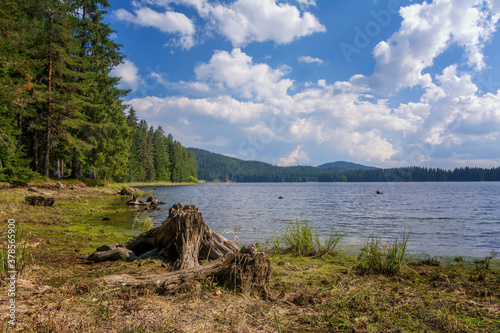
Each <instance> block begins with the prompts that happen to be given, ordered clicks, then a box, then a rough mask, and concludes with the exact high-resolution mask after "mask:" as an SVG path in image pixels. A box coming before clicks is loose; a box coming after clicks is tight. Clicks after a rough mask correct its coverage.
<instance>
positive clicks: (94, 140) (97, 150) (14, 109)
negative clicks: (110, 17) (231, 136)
mask: <svg viewBox="0 0 500 333" xmlns="http://www.w3.org/2000/svg"><path fill="white" fill-rule="evenodd" d="M107 7H109V3H108V1H106V0H23V1H17V0H2V1H1V2H0V181H13V180H29V179H32V178H34V177H36V176H37V175H42V176H45V177H49V176H54V175H56V176H59V175H64V176H65V177H67V176H69V177H73V178H82V177H92V178H99V179H105V180H127V179H131V180H175V181H185V180H187V179H188V178H189V176H196V171H195V170H194V164H193V163H192V158H191V160H190V159H189V156H187V152H186V151H185V149H184V148H183V147H182V146H181V145H180V143H178V142H175V141H173V138H172V137H171V136H169V137H165V136H164V133H163V131H162V130H161V128H158V129H157V130H153V129H147V124H146V123H145V122H143V121H141V122H139V123H137V121H135V122H134V121H133V120H130V121H129V122H128V123H127V118H126V114H125V112H124V111H125V109H126V108H127V105H125V104H124V103H123V97H125V96H126V94H127V91H125V90H121V89H119V88H118V87H117V85H118V82H119V78H115V77H112V76H110V72H111V70H112V69H113V68H114V67H115V66H117V65H118V64H120V63H121V62H122V61H123V58H124V54H123V53H122V52H120V46H121V45H118V44H116V43H115V42H113V41H112V40H111V38H110V35H111V34H112V33H115V32H114V31H113V30H112V29H111V28H110V27H109V26H108V25H106V24H105V23H104V22H103V15H104V14H105V13H106V8H107ZM134 116H135V115H134ZM145 127H146V129H145ZM167 156H168V157H167Z"/></svg>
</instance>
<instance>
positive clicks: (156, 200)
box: [146, 196, 165, 206]
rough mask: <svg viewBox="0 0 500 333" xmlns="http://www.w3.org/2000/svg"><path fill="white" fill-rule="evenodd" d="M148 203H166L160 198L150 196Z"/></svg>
mask: <svg viewBox="0 0 500 333" xmlns="http://www.w3.org/2000/svg"><path fill="white" fill-rule="evenodd" d="M146 203H147V204H149V205H155V206H158V205H164V204H165V203H164V202H163V201H160V200H158V199H157V198H156V197H153V196H149V197H148V199H147V200H146Z"/></svg>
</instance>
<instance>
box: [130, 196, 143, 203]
mask: <svg viewBox="0 0 500 333" xmlns="http://www.w3.org/2000/svg"><path fill="white" fill-rule="evenodd" d="M127 205H145V203H144V201H142V200H141V199H140V198H139V196H138V195H134V196H132V199H131V200H129V201H127Z"/></svg>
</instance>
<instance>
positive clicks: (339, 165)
mask: <svg viewBox="0 0 500 333" xmlns="http://www.w3.org/2000/svg"><path fill="white" fill-rule="evenodd" d="M189 150H190V151H191V152H193V153H194V154H195V156H196V163H197V171H198V177H199V179H203V180H206V181H234V182H309V181H314V182H316V181H317V182H442V181H500V168H492V169H484V168H470V167H465V168H456V169H454V170H445V169H440V168H424V167H402V168H391V169H380V168H374V167H367V166H364V165H359V164H353V163H348V162H333V163H327V164H324V165H321V166H319V167H312V166H294V167H279V166H275V165H271V164H268V163H264V162H257V161H244V160H240V159H237V158H233V157H229V156H224V155H221V154H215V153H211V152H208V151H206V150H202V149H196V148H189ZM348 168H350V169H348ZM330 170H340V171H335V172H333V171H330Z"/></svg>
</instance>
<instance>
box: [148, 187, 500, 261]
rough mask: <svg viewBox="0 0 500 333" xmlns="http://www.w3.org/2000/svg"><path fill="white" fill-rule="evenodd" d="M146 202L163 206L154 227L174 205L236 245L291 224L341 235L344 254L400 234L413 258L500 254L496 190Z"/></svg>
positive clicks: (168, 196) (209, 190)
mask: <svg viewBox="0 0 500 333" xmlns="http://www.w3.org/2000/svg"><path fill="white" fill-rule="evenodd" d="M151 189H152V188H143V190H151ZM377 190H378V191H382V192H383V193H384V194H381V195H377V194H376V191H377ZM153 195H154V196H156V197H157V198H158V199H160V200H161V201H164V202H166V205H164V206H162V209H161V210H160V211H156V212H153V213H152V217H153V219H154V220H155V221H157V222H158V223H160V222H161V221H163V220H164V219H166V218H167V216H168V208H169V207H170V206H171V205H173V204H174V203H176V202H180V203H182V204H195V205H196V206H197V207H198V208H199V209H200V211H201V213H202V215H203V218H204V220H205V221H206V222H207V224H208V226H209V227H210V228H212V229H214V230H215V231H216V232H219V233H221V232H222V231H223V230H226V231H228V230H229V231H233V232H235V233H236V235H237V236H238V238H239V242H240V243H242V244H248V243H255V242H259V243H265V242H266V241H269V240H270V239H271V238H272V234H273V232H275V231H278V232H279V231H282V230H284V229H285V228H286V226H287V225H288V224H290V223H293V222H294V221H295V220H296V219H298V220H308V221H310V222H312V223H313V225H314V226H315V227H316V228H317V229H318V231H319V233H320V235H326V234H328V232H329V231H330V229H331V228H332V227H334V228H335V229H336V230H342V231H344V232H347V236H346V238H345V239H344V240H343V242H342V243H341V244H340V248H341V249H342V250H344V251H346V252H349V253H355V252H356V251H359V249H360V248H361V247H362V246H363V244H364V242H365V241H366V240H367V238H368V237H369V236H370V235H372V234H373V235H375V236H377V237H379V238H381V239H382V241H387V242H390V241H393V240H394V239H395V237H396V236H397V235H400V236H401V235H402V233H403V231H404V230H405V228H408V230H411V236H410V240H409V243H408V247H409V249H410V250H411V251H412V252H413V253H417V254H421V253H425V254H428V255H431V256H464V257H469V256H470V257H484V256H487V255H489V254H490V253H491V251H493V250H494V251H496V252H500V183H493V182H488V183H227V184H213V183H211V184H204V185H200V186H178V187H155V191H154V194H153ZM279 196H282V197H284V198H283V199H278V197H279ZM226 237H228V238H229V239H232V237H233V234H232V233H228V234H226Z"/></svg>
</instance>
